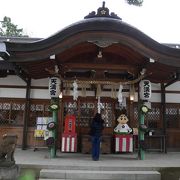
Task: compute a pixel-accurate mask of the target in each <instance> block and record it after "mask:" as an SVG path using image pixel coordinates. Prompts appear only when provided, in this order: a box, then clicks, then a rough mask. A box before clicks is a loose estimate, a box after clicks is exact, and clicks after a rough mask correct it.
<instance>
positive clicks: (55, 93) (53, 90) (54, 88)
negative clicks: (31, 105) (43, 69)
mask: <svg viewBox="0 0 180 180" xmlns="http://www.w3.org/2000/svg"><path fill="white" fill-rule="evenodd" d="M60 84H61V82H60V79H59V78H58V77H51V78H49V94H50V97H59V94H60V88H59V87H60Z"/></svg>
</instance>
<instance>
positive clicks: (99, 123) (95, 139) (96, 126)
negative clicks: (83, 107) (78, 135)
mask: <svg viewBox="0 0 180 180" xmlns="http://www.w3.org/2000/svg"><path fill="white" fill-rule="evenodd" d="M103 124H104V121H103V119H102V117H101V114H100V113H96V115H95V116H94V118H93V120H92V123H91V130H90V135H91V140H92V159H93V160H94V161H98V160H99V154H100V141H101V139H100V138H101V136H102V131H103V129H104V125H103Z"/></svg>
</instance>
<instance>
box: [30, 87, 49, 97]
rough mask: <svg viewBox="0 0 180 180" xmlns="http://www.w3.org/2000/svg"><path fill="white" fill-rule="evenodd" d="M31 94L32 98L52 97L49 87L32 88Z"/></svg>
mask: <svg viewBox="0 0 180 180" xmlns="http://www.w3.org/2000/svg"><path fill="white" fill-rule="evenodd" d="M30 96H31V98H32V99H50V95H49V91H48V90H47V89H31V94H30Z"/></svg>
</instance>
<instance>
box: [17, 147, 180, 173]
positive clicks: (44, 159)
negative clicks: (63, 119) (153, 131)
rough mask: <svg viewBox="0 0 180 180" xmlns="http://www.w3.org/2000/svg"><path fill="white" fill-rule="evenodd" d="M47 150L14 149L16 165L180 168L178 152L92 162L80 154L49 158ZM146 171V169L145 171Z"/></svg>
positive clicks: (118, 156) (103, 157)
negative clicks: (142, 157) (143, 157)
mask: <svg viewBox="0 0 180 180" xmlns="http://www.w3.org/2000/svg"><path fill="white" fill-rule="evenodd" d="M49 155H50V153H49V151H48V149H39V150H37V151H35V152H34V151H33V149H28V150H21V149H16V151H15V160H16V164H18V165H20V166H24V167H28V166H38V167H42V168H45V167H46V168H55V167H57V168H58V167H61V166H62V167H66V168H67V167H72V168H73V167H74V169H75V167H76V166H81V167H82V168H83V167H84V168H85V169H86V167H92V168H97V167H98V168H103V169H106V167H112V168H114V169H116V168H118V169H119V168H121V169H124V168H129V169H131V168H133V169H139V168H151V169H152V168H156V167H157V168H161V167H163V168H164V167H180V152H168V153H167V154H165V153H155V152H153V153H152V152H151V153H150V152H149V153H146V154H145V160H138V159H137V153H132V154H131V153H130V154H102V155H100V160H99V161H92V159H91V155H90V154H81V153H61V152H57V157H56V158H53V159H51V158H49ZM146 170H147V169H146Z"/></svg>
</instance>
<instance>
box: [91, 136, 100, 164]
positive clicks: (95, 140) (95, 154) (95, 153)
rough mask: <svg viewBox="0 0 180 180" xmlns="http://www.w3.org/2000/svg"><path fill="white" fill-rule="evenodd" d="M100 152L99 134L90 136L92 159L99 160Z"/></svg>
mask: <svg viewBox="0 0 180 180" xmlns="http://www.w3.org/2000/svg"><path fill="white" fill-rule="evenodd" d="M99 154H100V136H92V159H93V160H95V161H97V160H99Z"/></svg>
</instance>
